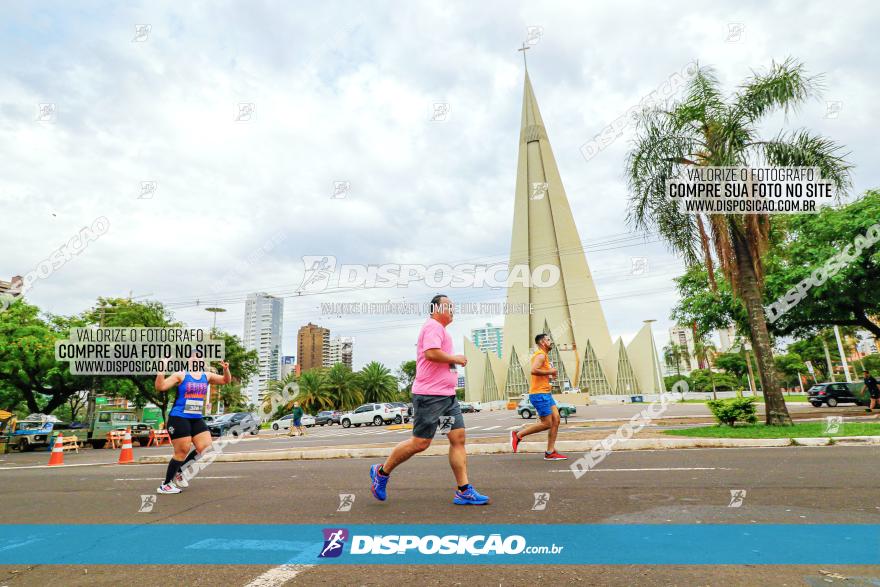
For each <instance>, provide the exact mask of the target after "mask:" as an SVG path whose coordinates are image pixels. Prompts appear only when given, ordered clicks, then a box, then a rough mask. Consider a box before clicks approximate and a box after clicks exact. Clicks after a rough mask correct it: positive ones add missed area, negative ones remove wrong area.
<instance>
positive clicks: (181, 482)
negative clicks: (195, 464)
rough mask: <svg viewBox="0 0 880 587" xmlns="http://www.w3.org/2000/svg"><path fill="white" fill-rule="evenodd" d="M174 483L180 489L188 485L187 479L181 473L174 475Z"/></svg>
mask: <svg viewBox="0 0 880 587" xmlns="http://www.w3.org/2000/svg"><path fill="white" fill-rule="evenodd" d="M174 484H175V485H176V486H177V487H179V488H181V489H184V488H186V487H189V481H187V480H186V477H184V476H183V473H177V475H175V476H174Z"/></svg>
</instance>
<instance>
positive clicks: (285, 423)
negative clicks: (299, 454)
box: [272, 414, 293, 430]
mask: <svg viewBox="0 0 880 587" xmlns="http://www.w3.org/2000/svg"><path fill="white" fill-rule="evenodd" d="M292 423H293V414H287V415H286V416H281V417H280V418H278V419H277V420H275V421H274V422H272V430H288V429H290V425H291V424H292Z"/></svg>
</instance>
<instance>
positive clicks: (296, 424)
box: [293, 418, 302, 428]
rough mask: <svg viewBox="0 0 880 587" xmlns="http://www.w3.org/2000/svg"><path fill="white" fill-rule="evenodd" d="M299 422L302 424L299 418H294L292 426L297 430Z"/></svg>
mask: <svg viewBox="0 0 880 587" xmlns="http://www.w3.org/2000/svg"><path fill="white" fill-rule="evenodd" d="M300 422H302V420H300V419H299V418H294V420H293V425H294V426H296V427H297V428H299V423H300Z"/></svg>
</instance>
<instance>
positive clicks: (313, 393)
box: [286, 369, 333, 413]
mask: <svg viewBox="0 0 880 587" xmlns="http://www.w3.org/2000/svg"><path fill="white" fill-rule="evenodd" d="M297 383H298V384H299V393H298V394H297V395H296V397H294V398H293V400H291V401H290V402H288V404H287V406H286V407H287V411H290V410H292V409H293V402H295V401H298V402H299V404H300V407H302V409H303V410H304V411H305V412H306V413H312V412H315V413H317V412H320V411H321V410H329V409H332V408H333V397H332V396H331V394H330V391H329V390H328V389H327V377H326V373H325V371H324V369H310V370H308V371H304V372H303V373H302V374H301V375H300V376H299V379H298V380H297Z"/></svg>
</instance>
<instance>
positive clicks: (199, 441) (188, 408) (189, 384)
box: [155, 361, 232, 493]
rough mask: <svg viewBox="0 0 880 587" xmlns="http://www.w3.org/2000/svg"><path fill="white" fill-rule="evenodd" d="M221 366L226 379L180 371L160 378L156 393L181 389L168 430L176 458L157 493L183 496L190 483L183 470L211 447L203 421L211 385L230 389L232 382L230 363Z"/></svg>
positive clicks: (159, 375) (157, 377) (200, 372)
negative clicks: (183, 490) (180, 494)
mask: <svg viewBox="0 0 880 587" xmlns="http://www.w3.org/2000/svg"><path fill="white" fill-rule="evenodd" d="M220 364H221V365H222V366H223V375H222V376H221V375H217V374H216V373H206V372H204V371H196V372H192V371H178V372H177V373H174V374H173V375H171V376H170V377H167V378H166V377H165V373H158V374H157V375H156V384H155V387H156V391H168V390H169V389H171V388H172V387H174V386H175V385H176V386H177V397H176V398H175V399H174V405H173V406H172V408H171V411H170V412H169V413H168V425H167V426H166V428H168V433H169V435H170V436H171V444H172V446H173V447H174V456H172V457H171V461H170V462H169V463H168V470H167V471H166V473H165V482H164V483H163V484H162V485H160V486H159V488H158V489H157V490H156V492H157V493H180V490H181V488H183V487H187V486H188V485H189V483H188V482H187V481H186V479H184V477H183V474H181V472H180V469H181V468H182V467H183V466H184V465H186V464H187V463H188V462H190V461H191V460H193V459H195V458H196V457H197V456H198V455H200V454H201V453H202V452H204V450H205V449H207V448H208V447H209V446H211V433H210V432H209V431H208V425H207V424H205V420H204V419H203V418H202V415H203V414H204V410H205V401H206V400H207V397H208V390H209V389H210V386H211V384H214V385H226V384H228V383H229V382H231V381H232V374H231V373H230V372H229V363H227V362H226V361H221V362H220ZM190 366H192V361H190Z"/></svg>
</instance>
